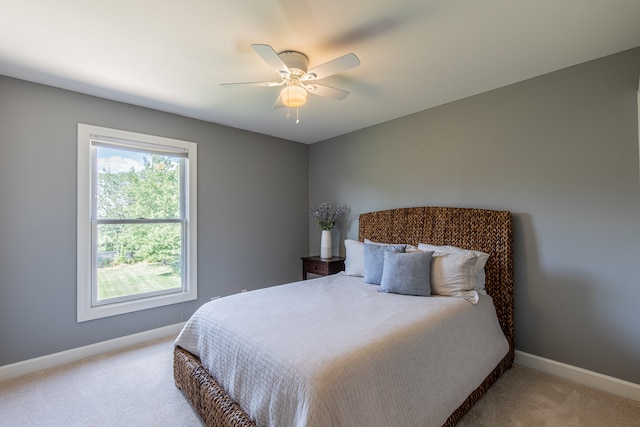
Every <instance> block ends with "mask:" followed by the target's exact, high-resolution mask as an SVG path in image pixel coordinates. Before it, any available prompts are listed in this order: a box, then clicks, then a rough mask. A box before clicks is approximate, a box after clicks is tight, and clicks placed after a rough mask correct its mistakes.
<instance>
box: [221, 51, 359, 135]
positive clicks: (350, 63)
mask: <svg viewBox="0 0 640 427" xmlns="http://www.w3.org/2000/svg"><path fill="white" fill-rule="evenodd" d="M251 47H252V48H253V50H254V51H255V52H256V53H257V54H258V55H260V57H261V58H262V59H263V60H264V61H265V62H266V63H267V64H268V65H269V66H270V67H271V68H273V69H274V70H275V71H276V72H277V73H278V75H279V76H280V81H276V82H246V83H223V84H221V86H223V87H237V86H258V87H274V86H284V87H283V88H282V89H281V90H280V95H279V96H278V98H277V99H276V101H275V103H274V104H273V108H283V107H290V108H296V116H297V108H298V107H301V106H303V105H304V104H305V103H306V102H307V94H309V93H311V94H313V95H318V96H322V97H325V98H330V99H335V100H338V101H341V100H343V99H345V98H346V97H347V96H348V95H349V92H348V91H346V90H342V89H337V88H334V87H331V86H326V85H322V84H318V83H316V81H317V80H320V79H324V78H325V77H329V76H332V75H334V74H338V73H341V72H343V71H346V70H348V69H350V68H353V67H356V66H358V65H360V60H359V59H358V57H357V56H356V55H354V54H353V53H348V54H346V55H343V56H341V57H339V58H336V59H333V60H331V61H329V62H325V63H324V64H322V65H319V66H317V67H315V68H312V69H310V70H309V69H308V67H309V58H308V57H307V56H306V55H305V54H303V53H301V52H298V51H295V50H285V51H282V52H280V53H276V51H275V50H273V48H272V47H271V46H269V45H267V44H252V45H251ZM287 117H291V115H290V114H289V112H287ZM299 121H300V120H298V118H296V123H299Z"/></svg>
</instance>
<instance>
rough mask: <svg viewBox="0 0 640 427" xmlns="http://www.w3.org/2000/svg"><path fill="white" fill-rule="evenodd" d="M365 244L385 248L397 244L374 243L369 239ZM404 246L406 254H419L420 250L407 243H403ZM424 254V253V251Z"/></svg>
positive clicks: (365, 240)
mask: <svg viewBox="0 0 640 427" xmlns="http://www.w3.org/2000/svg"><path fill="white" fill-rule="evenodd" d="M364 242H365V243H369V244H371V245H383V246H389V245H395V244H396V243H380V242H374V241H373V240H369V239H364ZM402 244H403V245H405V252H407V253H409V252H418V248H417V247H416V246H414V245H409V244H406V243H402ZM423 252H424V251H423Z"/></svg>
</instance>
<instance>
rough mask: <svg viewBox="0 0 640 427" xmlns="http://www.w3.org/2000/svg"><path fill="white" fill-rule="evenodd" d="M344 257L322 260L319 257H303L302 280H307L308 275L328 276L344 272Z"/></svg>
mask: <svg viewBox="0 0 640 427" xmlns="http://www.w3.org/2000/svg"><path fill="white" fill-rule="evenodd" d="M344 259H345V258H344V257H342V256H334V257H333V258H320V257H319V256H307V257H302V280H307V273H313V274H317V275H319V276H328V275H329V274H336V273H338V272H340V271H344Z"/></svg>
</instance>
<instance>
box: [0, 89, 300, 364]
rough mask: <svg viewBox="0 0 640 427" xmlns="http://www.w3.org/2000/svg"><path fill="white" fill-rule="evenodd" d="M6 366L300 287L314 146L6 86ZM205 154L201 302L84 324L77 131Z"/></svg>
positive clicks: (1, 314) (1, 330)
mask: <svg viewBox="0 0 640 427" xmlns="http://www.w3.org/2000/svg"><path fill="white" fill-rule="evenodd" d="M0 100H1V102H0V343H1V344H0V365H4V364H9V363H13V362H17V361H20V360H25V359H30V358H34V357H38V356H42V355H45V354H50V353H54V352H58V351H62V350H66V349H70V348H74V347H79V346H83V345H88V344H92V343H95V342H99V341H104V340H108V339H112V338H116V337H119V336H124V335H129V334H133V333H137V332H141V331H145V330H148V329H153V328H158V327H162V326H166V325H170V324H174V323H178V322H181V321H184V320H186V319H187V318H188V317H189V315H191V314H192V313H193V312H194V311H195V309H196V308H197V307H199V306H200V305H201V304H203V303H204V302H206V301H209V299H210V298H211V297H213V296H217V295H221V296H224V295H228V294H231V293H235V292H239V291H240V290H241V289H244V288H246V289H255V288H257V287H264V286H270V285H275V284H279V283H284V282H289V281H292V280H298V279H299V278H300V256H303V255H306V253H307V252H306V251H307V246H308V240H307V238H308V233H307V230H308V175H307V159H308V146H306V145H304V144H298V143H294V142H290V141H283V140H279V139H276V138H272V137H267V136H263V135H257V134H254V133H250V132H244V131H240V130H237V129H231V128H228V127H224V126H218V125H214V124H210V123H205V122H201V121H198V120H192V119H187V118H184V117H179V116H175V115H171V114H166V113H160V112H158V111H153V110H148V109H144V108H138V107H134V106H131V105H127V104H122V103H117V102H112V101H108V100H104V99H99V98H95V97H90V96H85V95H80V94H77V93H73V92H69V91H64V90H59V89H55V88H51V87H47V86H42V85H37V84H32V83H27V82H24V81H20V80H15V79H11V78H7V77H1V76H0ZM78 122H81V123H86V124H93V125H97V126H104V127H111V128H116V129H124V130H129V131H133V132H140V133H147V134H152V135H158V136H164V137H169V138H176V139H183V140H187V141H194V142H196V143H197V144H198V265H199V267H198V295H199V298H198V300H197V301H193V302H189V303H184V304H176V305H170V306H166V307H160V308H156V309H150V310H145V311H142V312H137V313H132V314H125V315H121V316H115V317H112V318H106V319H100V320H94V321H89V322H83V323H81V324H78V323H76V170H77V167H76V146H77V136H76V130H77V123H78Z"/></svg>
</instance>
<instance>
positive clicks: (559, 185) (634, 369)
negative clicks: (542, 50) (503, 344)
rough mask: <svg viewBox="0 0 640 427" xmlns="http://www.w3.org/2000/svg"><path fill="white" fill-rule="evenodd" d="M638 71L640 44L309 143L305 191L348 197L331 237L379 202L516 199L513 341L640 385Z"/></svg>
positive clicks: (383, 205)
mask: <svg viewBox="0 0 640 427" xmlns="http://www.w3.org/2000/svg"><path fill="white" fill-rule="evenodd" d="M639 76H640V48H636V49H633V50H629V51H626V52H622V53H620V54H616V55H612V56H609V57H605V58H602V59H599V60H596V61H592V62H588V63H585V64H581V65H579V66H575V67H571V68H568V69H565V70H561V71H558V72H555V73H551V74H547V75H544V76H541V77H538V78H534V79H531V80H527V81H524V82H521V83H518V84H514V85H511V86H508V87H504V88H501V89H498V90H495V91H491V92H487V93H484V94H480V95H477V96H474V97H471V98H467V99H464V100H461V101H458V102H454V103H451V104H447V105H444V106H441V107H438V108H433V109H431V110H427V111H423V112H420V113H417V114H414V115H411V116H407V117H403V118H400V119H397V120H393V121H390V122H387V123H384V124H381V125H378V126H374V127H371V128H367V129H364V130H361V131H357V132H354V133H351V134H348V135H344V136H342V137H338V138H335V139H332V140H328V141H324V142H321V143H317V144H313V145H312V146H311V149H310V153H309V159H310V163H309V194H310V200H311V201H312V202H320V201H324V200H329V201H332V202H335V203H346V204H348V205H350V207H351V216H350V218H349V219H348V220H347V221H346V222H345V223H343V224H342V225H341V226H340V229H339V230H336V231H335V232H334V236H335V237H334V238H335V239H338V238H345V237H349V238H357V215H358V214H359V213H361V212H368V211H373V210H379V209H387V208H394V207H402V206H425V205H432V206H459V207H478V208H486V209H499V210H510V211H512V212H513V213H514V215H515V248H516V253H515V257H516V258H515V277H516V282H515V287H516V291H515V298H516V303H515V304H516V307H515V313H516V347H517V348H518V349H519V350H522V351H525V352H528V353H531V354H535V355H538V356H541V357H546V358H549V359H552V360H556V361H559V362H563V363H568V364H570V365H574V366H578V367H582V368H585V369H589V370H592V371H596V372H600V373H603V374H606V375H611V376H614V377H618V378H621V379H624V380H627V381H632V382H635V383H640V369H639V368H638V366H639V365H638V361H640V327H639V326H638V325H640V310H639V309H638V301H640V280H639V279H638V278H639V277H640V262H639V261H640V183H639V179H638V177H639V170H638V157H639V156H638V101H637V96H638V78H639ZM318 236H319V232H318V230H317V229H315V228H314V227H313V226H312V225H310V248H312V249H313V248H316V247H317V246H318V245H319V243H318V238H319V237H318ZM341 251H344V248H342V249H341Z"/></svg>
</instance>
